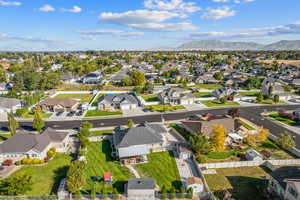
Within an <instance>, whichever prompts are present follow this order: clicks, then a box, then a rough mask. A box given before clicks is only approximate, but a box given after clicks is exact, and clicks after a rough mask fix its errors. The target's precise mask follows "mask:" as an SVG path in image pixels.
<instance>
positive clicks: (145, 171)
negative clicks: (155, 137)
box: [134, 151, 181, 190]
mask: <svg viewBox="0 0 300 200" xmlns="http://www.w3.org/2000/svg"><path fill="white" fill-rule="evenodd" d="M134 168H135V169H136V170H137V171H138V173H139V174H140V175H141V176H142V177H153V178H154V179H155V180H156V184H158V185H159V187H160V188H162V186H165V188H166V189H167V190H170V189H171V188H172V187H175V188H176V189H179V188H180V186H181V182H180V176H179V172H178V170H177V166H176V162H175V158H174V156H173V153H172V152H171V151H170V152H159V153H151V154H149V155H148V163H144V164H138V165H135V166H134Z"/></svg>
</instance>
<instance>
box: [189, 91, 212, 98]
mask: <svg viewBox="0 0 300 200" xmlns="http://www.w3.org/2000/svg"><path fill="white" fill-rule="evenodd" d="M193 95H194V96H195V97H196V98H205V97H211V95H212V93H211V92H195V93H193Z"/></svg>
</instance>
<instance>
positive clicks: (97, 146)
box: [82, 141, 132, 194]
mask: <svg viewBox="0 0 300 200" xmlns="http://www.w3.org/2000/svg"><path fill="white" fill-rule="evenodd" d="M111 151H112V149H111V146H110V142H109V141H103V142H93V143H90V144H89V146H88V151H87V155H86V159H87V169H86V171H85V174H86V178H87V183H86V185H84V186H83V189H82V190H83V192H84V193H89V191H90V190H91V189H92V187H93V186H94V184H95V185H96V188H98V191H97V193H101V189H102V188H101V186H102V184H101V183H100V182H98V183H94V182H93V181H92V177H94V176H103V173H104V172H110V173H111V174H112V176H113V184H112V187H114V188H116V189H117V190H118V192H119V193H122V192H123V191H124V185H125V183H127V181H128V179H129V178H130V177H132V175H131V173H130V172H129V170H128V169H127V168H126V167H122V166H121V165H120V162H118V161H115V160H113V158H112V156H111ZM97 186H98V187H97ZM107 192H111V191H107ZM89 194H90V193H89Z"/></svg>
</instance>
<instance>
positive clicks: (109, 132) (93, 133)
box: [90, 130, 113, 136]
mask: <svg viewBox="0 0 300 200" xmlns="http://www.w3.org/2000/svg"><path fill="white" fill-rule="evenodd" d="M111 134H113V130H101V131H91V135H90V136H102V135H111Z"/></svg>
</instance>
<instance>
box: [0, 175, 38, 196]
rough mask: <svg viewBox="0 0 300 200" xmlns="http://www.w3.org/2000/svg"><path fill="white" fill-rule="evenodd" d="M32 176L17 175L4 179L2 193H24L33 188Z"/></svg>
mask: <svg viewBox="0 0 300 200" xmlns="http://www.w3.org/2000/svg"><path fill="white" fill-rule="evenodd" d="M32 184H33V181H32V177H31V176H29V175H27V174H25V175H17V176H13V177H11V178H8V179H5V180H3V182H2V183H1V187H0V188H1V189H0V191H1V193H3V194H5V195H11V196H12V195H24V194H25V193H26V192H28V191H30V190H31V188H32Z"/></svg>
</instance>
